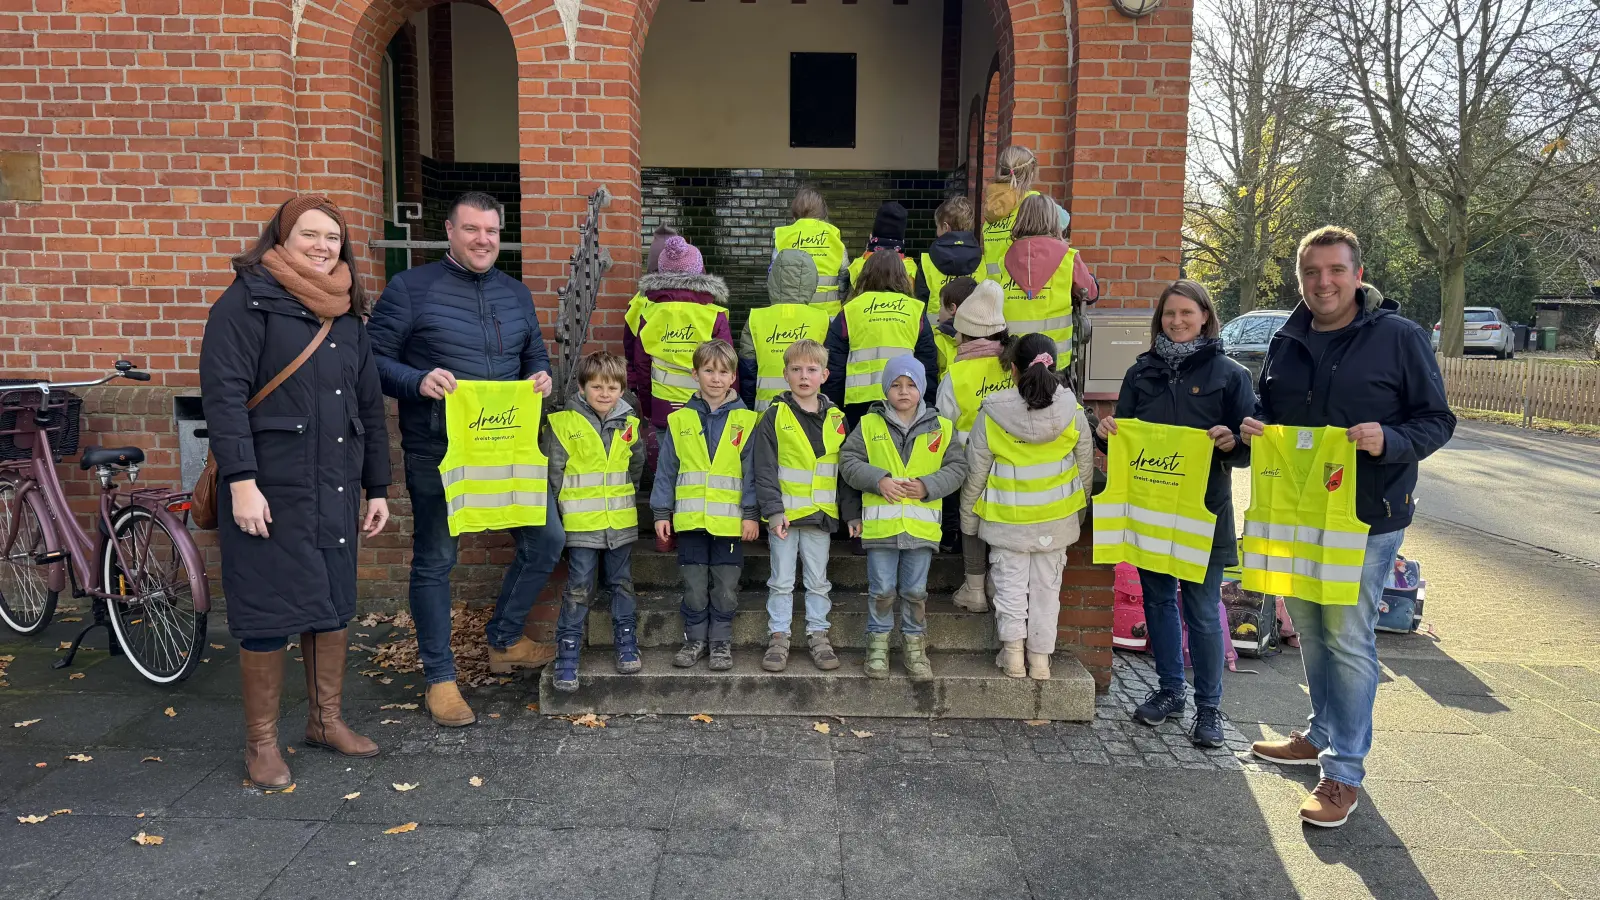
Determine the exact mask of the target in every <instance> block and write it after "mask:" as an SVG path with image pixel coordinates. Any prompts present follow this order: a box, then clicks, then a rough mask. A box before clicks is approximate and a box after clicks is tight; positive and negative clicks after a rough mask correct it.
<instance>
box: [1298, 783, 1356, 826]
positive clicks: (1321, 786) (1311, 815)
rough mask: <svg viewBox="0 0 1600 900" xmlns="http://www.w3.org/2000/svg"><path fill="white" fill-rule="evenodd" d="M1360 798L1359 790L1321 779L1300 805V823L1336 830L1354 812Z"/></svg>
mask: <svg viewBox="0 0 1600 900" xmlns="http://www.w3.org/2000/svg"><path fill="white" fill-rule="evenodd" d="M1360 796H1361V791H1360V789H1359V788H1353V787H1351V786H1350V785H1348V784H1345V783H1344V782H1342V781H1334V780H1333V779H1332V778H1323V779H1321V780H1320V781H1318V782H1317V788H1316V790H1314V791H1312V792H1311V796H1309V797H1307V798H1306V802H1304V803H1302V804H1300V821H1302V822H1304V823H1306V824H1307V825H1315V826H1317V827H1318V828H1338V827H1339V826H1340V825H1343V824H1344V823H1345V822H1346V821H1348V820H1349V818H1350V814H1351V813H1352V812H1355V809H1356V805H1357V800H1358V799H1359V798H1360Z"/></svg>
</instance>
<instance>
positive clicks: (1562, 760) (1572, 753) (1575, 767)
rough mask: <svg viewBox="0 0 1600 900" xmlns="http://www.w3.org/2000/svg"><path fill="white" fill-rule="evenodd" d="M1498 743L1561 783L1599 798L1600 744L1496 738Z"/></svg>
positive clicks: (1506, 737) (1497, 736)
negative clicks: (1550, 774)
mask: <svg viewBox="0 0 1600 900" xmlns="http://www.w3.org/2000/svg"><path fill="white" fill-rule="evenodd" d="M1494 740H1495V742H1496V743H1498V744H1500V745H1501V746H1503V747H1505V748H1506V749H1507V750H1510V751H1512V752H1513V753H1516V754H1517V755H1518V756H1521V757H1523V758H1524V759H1527V760H1529V761H1531V762H1533V763H1535V764H1537V765H1538V766H1540V767H1541V768H1543V769H1544V770H1546V771H1548V772H1550V773H1552V774H1553V775H1554V776H1555V777H1556V779H1557V780H1558V781H1560V782H1561V783H1563V784H1568V785H1571V786H1573V787H1577V788H1581V789H1583V790H1585V791H1587V792H1588V793H1589V795H1590V796H1591V797H1600V741H1563V740H1554V739H1551V738H1530V737H1520V736H1513V735H1494Z"/></svg>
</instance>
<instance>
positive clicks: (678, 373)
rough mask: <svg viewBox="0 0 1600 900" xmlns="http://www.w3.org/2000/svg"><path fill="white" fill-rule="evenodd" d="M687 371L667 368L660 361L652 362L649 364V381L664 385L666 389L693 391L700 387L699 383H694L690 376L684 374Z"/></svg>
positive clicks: (671, 367) (673, 367) (674, 367)
mask: <svg viewBox="0 0 1600 900" xmlns="http://www.w3.org/2000/svg"><path fill="white" fill-rule="evenodd" d="M688 371H689V370H688V369H680V368H678V367H677V366H668V365H666V364H665V363H662V362H661V361H660V360H652V361H651V363H650V380H651V381H653V382H655V383H656V384H664V385H666V386H667V387H677V388H688V389H690V390H695V389H697V388H699V387H700V382H698V381H695V380H694V378H693V377H692V376H691V375H686V374H684V373H685V372H688Z"/></svg>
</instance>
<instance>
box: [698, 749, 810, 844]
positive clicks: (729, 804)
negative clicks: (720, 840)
mask: <svg viewBox="0 0 1600 900" xmlns="http://www.w3.org/2000/svg"><path fill="white" fill-rule="evenodd" d="M833 767H834V764H833V762H831V761H797V762H794V763H791V764H789V765H785V766H778V767H774V766H772V765H769V764H767V763H766V762H764V761H762V760H759V759H753V758H749V759H737V760H733V759H712V758H689V759H686V760H684V767H683V780H682V783H681V785H680V787H679V790H678V797H677V800H676V802H674V804H673V810H672V827H673V828H675V829H677V828H689V829H703V830H717V829H726V828H754V829H802V830H810V831H816V832H827V833H834V832H837V831H838V830H839V814H838V808H837V807H838V804H837V800H836V799H835V798H836V795H837V790H836V788H835V785H834V778H833Z"/></svg>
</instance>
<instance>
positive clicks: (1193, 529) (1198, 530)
mask: <svg viewBox="0 0 1600 900" xmlns="http://www.w3.org/2000/svg"><path fill="white" fill-rule="evenodd" d="M1094 517H1095V521H1100V520H1102V519H1117V518H1123V517H1126V518H1130V519H1133V520H1134V521H1135V522H1139V523H1142V524H1145V525H1153V526H1155V527H1157V528H1176V529H1177V530H1179V531H1183V532H1187V533H1188V534H1192V535H1195V536H1196V537H1212V536H1213V535H1215V534H1216V532H1217V526H1216V525H1215V524H1207V523H1205V522H1202V521H1200V520H1199V519H1191V518H1189V517H1188V516H1180V515H1178V514H1177V513H1160V512H1156V511H1155V510H1153V509H1146V508H1145V507H1142V506H1134V505H1133V504H1131V503H1098V504H1095V508H1094Z"/></svg>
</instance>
